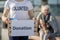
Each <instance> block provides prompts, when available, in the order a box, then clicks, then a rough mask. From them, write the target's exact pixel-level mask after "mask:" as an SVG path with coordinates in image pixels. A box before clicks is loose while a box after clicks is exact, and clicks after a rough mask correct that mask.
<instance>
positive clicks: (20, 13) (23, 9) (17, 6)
mask: <svg viewBox="0 0 60 40" xmlns="http://www.w3.org/2000/svg"><path fill="white" fill-rule="evenodd" d="M8 14H9V18H8V17H7V16H8ZM33 17H34V16H33V6H32V3H31V2H30V1H27V0H11V1H10V0H7V1H6V3H5V6H4V12H3V15H2V21H3V22H4V23H6V24H9V23H10V20H14V19H17V20H31V19H32V18H33ZM10 28H11V27H8V34H9V40H28V36H17V37H16V36H15V37H13V36H11V34H10V33H11V30H10Z"/></svg>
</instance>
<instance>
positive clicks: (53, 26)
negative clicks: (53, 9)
mask: <svg viewBox="0 0 60 40" xmlns="http://www.w3.org/2000/svg"><path fill="white" fill-rule="evenodd" d="M50 24H51V26H52V28H53V30H54V33H56V32H58V30H59V26H58V23H57V20H56V18H55V16H54V15H52V16H51V17H50Z"/></svg>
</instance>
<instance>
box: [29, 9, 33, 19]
mask: <svg viewBox="0 0 60 40" xmlns="http://www.w3.org/2000/svg"><path fill="white" fill-rule="evenodd" d="M28 14H29V17H30V19H33V17H34V15H33V10H29V11H28Z"/></svg>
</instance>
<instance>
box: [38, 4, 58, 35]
mask: <svg viewBox="0 0 60 40" xmlns="http://www.w3.org/2000/svg"><path fill="white" fill-rule="evenodd" d="M40 19H42V20H43V21H44V22H45V24H46V25H47V27H48V29H49V31H50V32H51V33H58V32H59V31H58V27H59V26H58V23H57V21H56V18H55V16H54V15H53V14H52V13H51V11H50V6H49V5H48V4H43V5H41V12H40V13H39V14H38V16H37V20H38V21H40ZM39 28H40V29H41V27H40V26H39ZM52 36H53V35H52Z"/></svg>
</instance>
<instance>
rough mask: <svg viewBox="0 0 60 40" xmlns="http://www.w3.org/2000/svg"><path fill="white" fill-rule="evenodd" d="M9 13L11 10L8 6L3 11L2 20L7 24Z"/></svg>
mask: <svg viewBox="0 0 60 40" xmlns="http://www.w3.org/2000/svg"><path fill="white" fill-rule="evenodd" d="M8 13H9V10H8V9H7V8H4V12H3V15H2V21H3V22H4V23H6V24H8V23H9V20H8V17H7V16H8Z"/></svg>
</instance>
